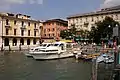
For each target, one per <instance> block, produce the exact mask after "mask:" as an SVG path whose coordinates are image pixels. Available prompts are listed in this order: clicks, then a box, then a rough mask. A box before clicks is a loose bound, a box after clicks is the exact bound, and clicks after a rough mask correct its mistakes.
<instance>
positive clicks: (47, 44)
mask: <svg viewBox="0 0 120 80" xmlns="http://www.w3.org/2000/svg"><path fill="white" fill-rule="evenodd" d="M51 45H53V44H52V43H42V44H41V45H39V46H37V47H34V48H31V49H30V50H29V52H28V53H25V55H26V56H28V57H32V55H31V54H34V52H35V51H37V50H39V49H45V48H46V47H49V46H51Z"/></svg>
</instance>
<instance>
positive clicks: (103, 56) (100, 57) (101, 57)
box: [97, 54, 107, 63]
mask: <svg viewBox="0 0 120 80" xmlns="http://www.w3.org/2000/svg"><path fill="white" fill-rule="evenodd" d="M106 56H107V55H106V54H102V55H100V56H99V57H98V58H97V62H98V63H100V62H103V61H104V60H105V57H106Z"/></svg>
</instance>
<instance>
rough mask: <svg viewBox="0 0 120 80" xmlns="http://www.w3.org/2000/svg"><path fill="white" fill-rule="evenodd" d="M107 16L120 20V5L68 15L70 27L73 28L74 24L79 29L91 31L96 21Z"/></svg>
mask: <svg viewBox="0 0 120 80" xmlns="http://www.w3.org/2000/svg"><path fill="white" fill-rule="evenodd" d="M106 16H109V17H111V18H113V19H114V20H115V21H118V22H120V6H115V7H111V8H106V9H101V10H100V11H95V12H90V13H84V14H77V15H72V16H68V17H67V19H68V28H71V27H72V25H75V27H76V28H77V30H78V31H80V30H88V31H90V30H91V27H93V26H95V23H96V22H98V21H102V20H104V19H105V17H106Z"/></svg>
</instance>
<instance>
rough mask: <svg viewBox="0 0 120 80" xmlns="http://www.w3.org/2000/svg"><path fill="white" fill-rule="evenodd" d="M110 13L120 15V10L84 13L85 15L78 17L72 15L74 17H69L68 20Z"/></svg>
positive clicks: (77, 15) (78, 15)
mask: <svg viewBox="0 0 120 80" xmlns="http://www.w3.org/2000/svg"><path fill="white" fill-rule="evenodd" d="M109 13H120V9H118V10H100V11H96V12H90V13H84V14H76V15H72V16H69V17H67V19H70V18H78V17H87V16H94V15H101V14H109Z"/></svg>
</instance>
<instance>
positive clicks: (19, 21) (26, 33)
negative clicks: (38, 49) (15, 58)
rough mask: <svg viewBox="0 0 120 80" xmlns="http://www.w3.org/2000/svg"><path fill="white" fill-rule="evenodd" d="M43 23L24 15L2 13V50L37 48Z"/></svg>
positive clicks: (0, 15)
mask: <svg viewBox="0 0 120 80" xmlns="http://www.w3.org/2000/svg"><path fill="white" fill-rule="evenodd" d="M41 27H42V23H41V22H40V21H37V20H32V19H31V17H30V16H28V15H23V14H11V13H0V49H6V50H7V49H8V48H11V49H19V48H24V49H25V48H27V47H30V46H35V45H36V44H37V43H39V40H40V37H41Z"/></svg>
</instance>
